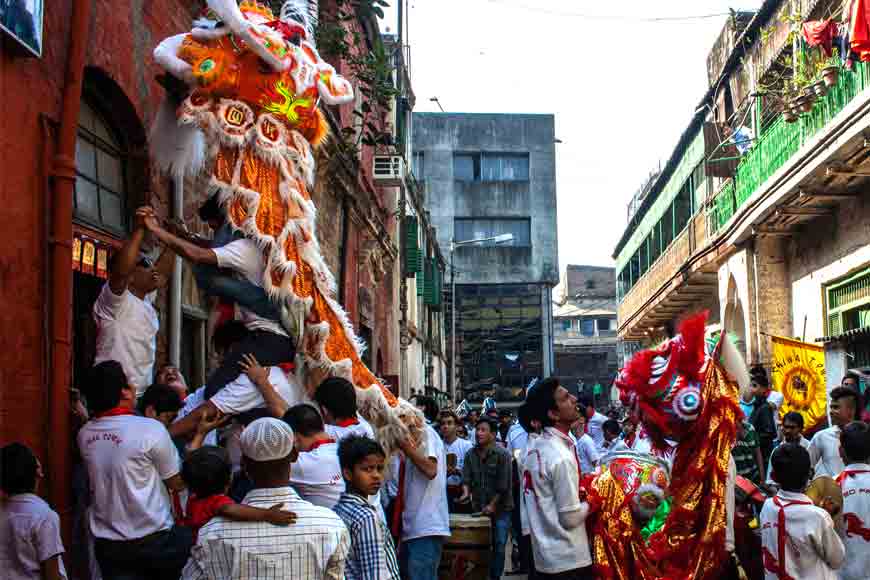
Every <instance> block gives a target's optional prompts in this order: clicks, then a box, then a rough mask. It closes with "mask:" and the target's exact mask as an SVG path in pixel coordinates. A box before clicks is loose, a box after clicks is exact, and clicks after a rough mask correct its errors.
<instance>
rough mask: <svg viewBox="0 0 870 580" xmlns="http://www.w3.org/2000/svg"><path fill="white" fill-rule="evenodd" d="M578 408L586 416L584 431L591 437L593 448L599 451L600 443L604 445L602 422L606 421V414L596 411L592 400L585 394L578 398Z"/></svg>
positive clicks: (600, 449)
mask: <svg viewBox="0 0 870 580" xmlns="http://www.w3.org/2000/svg"><path fill="white" fill-rule="evenodd" d="M580 409H581V411H582V412H583V414H584V415H585V416H586V432H587V433H589V436H590V437H592V441H593V442H594V443H595V448H596V449H598V452H599V453H601V452H602V445H604V422H605V421H607V415H602V414H601V413H599V412H598V411H596V410H595V406H594V405H593V404H592V400H591V399H589V398H588V397H586V396H583V397H581V398H580Z"/></svg>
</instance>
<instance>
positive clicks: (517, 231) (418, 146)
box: [413, 113, 558, 403]
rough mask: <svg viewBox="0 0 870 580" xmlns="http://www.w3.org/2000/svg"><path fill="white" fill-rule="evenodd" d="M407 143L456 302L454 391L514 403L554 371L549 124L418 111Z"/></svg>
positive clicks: (529, 118) (536, 118) (541, 118)
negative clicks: (491, 395) (411, 141)
mask: <svg viewBox="0 0 870 580" xmlns="http://www.w3.org/2000/svg"><path fill="white" fill-rule="evenodd" d="M413 139H414V164H415V168H416V169H415V174H416V175H417V178H418V179H419V180H421V181H422V182H423V183H425V192H426V199H425V205H426V209H427V210H428V212H429V214H430V215H431V221H432V224H433V225H434V226H435V228H436V230H437V238H436V240H437V245H438V246H439V247H440V251H441V254H442V255H444V256H446V257H447V262H448V279H447V280H446V283H445V285H444V286H445V289H446V292H445V300H446V302H447V304H448V307H450V306H451V305H452V304H453V303H454V302H455V309H454V310H453V311H452V312H451V313H450V314H451V316H449V317H448V318H447V325H448V328H452V327H453V326H454V325H455V328H456V331H455V334H454V335H453V337H452V340H450V344H455V357H454V359H453V363H454V364H453V365H451V366H455V369H456V371H455V375H454V374H452V373H451V375H450V376H451V377H452V383H451V384H452V385H453V388H452V392H453V393H454V396H455V397H456V399H461V398H462V397H463V396H466V397H467V398H468V399H469V401H470V402H472V403H474V402H480V400H482V398H483V396H484V394H485V393H489V392H492V393H494V394H495V397H496V400H499V399H501V400H510V399H516V398H517V397H519V396H520V395H521V393H522V389H523V387H525V386H526V385H527V384H528V383H529V381H530V380H531V379H533V378H535V377H543V376H547V375H549V374H550V373H551V372H552V370H553V350H552V310H551V304H550V302H551V294H552V292H551V291H552V288H553V286H554V285H555V284H556V283H557V282H558V270H557V268H558V256H557V238H556V182H555V149H554V148H555V137H554V118H553V116H552V115H500V114H460V113H457V114H452V113H451V114H444V113H416V114H414V137H413ZM433 241H435V240H433ZM454 286H455V288H454ZM454 289H455V292H454ZM454 296H455V297H454ZM454 312H455V319H454V317H453V314H454ZM448 352H450V351H449V350H448ZM460 387H461V389H460ZM460 391H461V392H460Z"/></svg>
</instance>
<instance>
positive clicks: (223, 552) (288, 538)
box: [181, 417, 350, 580]
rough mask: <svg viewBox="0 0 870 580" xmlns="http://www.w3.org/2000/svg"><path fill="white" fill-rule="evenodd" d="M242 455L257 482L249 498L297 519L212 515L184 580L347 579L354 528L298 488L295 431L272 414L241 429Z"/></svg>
mask: <svg viewBox="0 0 870 580" xmlns="http://www.w3.org/2000/svg"><path fill="white" fill-rule="evenodd" d="M240 439H241V441H240V442H241V448H242V456H243V458H242V462H243V465H244V469H245V472H246V473H247V474H248V476H249V477H250V478H251V479H252V480H253V482H254V489H253V490H251V491H250V492H249V493H248V495H246V496H245V499H244V500H243V501H242V503H243V504H246V505H252V506H256V507H265V508H270V507H272V506H275V505H280V506H282V508H281V509H284V510H288V511H292V512H294V513H295V514H296V515H297V517H298V519H297V520H296V523H295V524H293V525H292V526H286V527H282V526H276V525H273V524H269V523H266V522H239V521H231V520H227V519H224V518H221V517H217V518H213V519H211V520H210V521H209V522H208V523H207V524H205V525H204V526H203V527H202V528H200V530H199V539H198V541H197V544H196V546H194V547H193V550H191V553H190V559H189V560H188V561H187V565H186V566H185V567H184V571H183V572H182V575H181V580H206V579H207V580H286V579H288V578H293V579H294V580H295V579H300V580H302V579H305V580H316V579H317V580H319V579H324V580H342V579H343V578H344V572H345V570H344V568H345V559H346V557H347V553H348V550H349V549H350V535H349V534H348V531H347V528H346V527H345V526H344V523H343V522H342V521H341V518H339V517H338V516H337V515H335V513H333V512H332V511H331V510H328V509H326V508H323V507H318V506H315V505H313V504H311V503H309V502H307V501H305V500H303V499H301V498H300V497H299V495H298V494H297V493H296V492H295V491H293V488H292V487H290V481H289V476H290V465H291V460H292V458H293V457H292V456H293V430H292V429H291V428H290V426H289V425H287V423H284V422H283V421H281V420H279V419H274V418H271V417H267V418H264V419H257V420H256V421H254V422H253V423H251V424H250V425H248V426H247V427H246V428H245V430H244V431H243V432H242V435H241V438H240Z"/></svg>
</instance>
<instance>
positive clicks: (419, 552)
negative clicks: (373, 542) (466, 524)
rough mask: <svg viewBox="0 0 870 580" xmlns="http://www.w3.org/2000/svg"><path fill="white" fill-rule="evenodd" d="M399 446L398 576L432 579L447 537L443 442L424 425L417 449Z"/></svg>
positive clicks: (408, 443)
mask: <svg viewBox="0 0 870 580" xmlns="http://www.w3.org/2000/svg"><path fill="white" fill-rule="evenodd" d="M399 447H400V448H401V450H402V453H403V454H404V458H403V460H402V461H401V463H400V467H399V475H398V480H399V483H400V486H399V489H398V496H397V498H396V503H397V506H398V508H397V509H398V510H399V513H400V516H401V520H400V521H401V527H402V530H401V539H402V542H401V545H400V547H399V565H400V567H401V569H402V577H403V578H414V580H436V578H437V577H438V564H439V562H440V561H441V551H442V549H443V547H444V538H445V537H447V536H450V515H449V513H448V510H447V462H446V458H445V454H444V443H443V442H442V441H441V438H440V437H439V436H438V433H436V432H435V430H434V429H433V428H432V427H430V426H429V425H426V442H425V445H424V446H421V447H418V446H417V445H415V444H414V442H412V441H411V440H410V439H406V440H403V441H400V442H399ZM395 517H396V516H395V515H394V518H395ZM395 531H396V530H394V532H395Z"/></svg>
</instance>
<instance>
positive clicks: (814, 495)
mask: <svg viewBox="0 0 870 580" xmlns="http://www.w3.org/2000/svg"><path fill="white" fill-rule="evenodd" d="M806 495H807V497H808V498H810V499H811V500H813V503H814V504H815V505H816V506H818V507H822V501H823V500H824V499H825V498H826V497H829V498H831V500H832V501H833V503H834V511H835V513H833V514H832V515H831V517H832V518H833V520H834V525H836V526H839V525H840V524H841V523H842V521H841V520H842V519H843V489H842V488H841V487H840V485H839V484H838V483H837V482H836V481H834V479H833V478H831V477H828V476H827V475H821V476H819V477H817V478H815V479H814V480H813V481H812V483H810V485H809V487H807V491H806Z"/></svg>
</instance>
